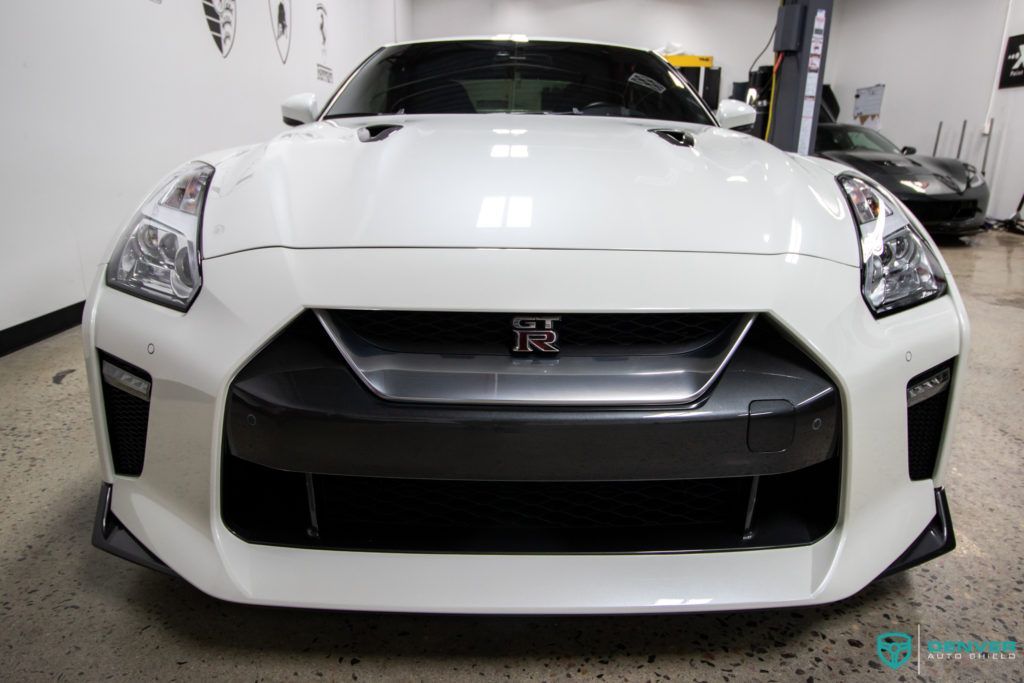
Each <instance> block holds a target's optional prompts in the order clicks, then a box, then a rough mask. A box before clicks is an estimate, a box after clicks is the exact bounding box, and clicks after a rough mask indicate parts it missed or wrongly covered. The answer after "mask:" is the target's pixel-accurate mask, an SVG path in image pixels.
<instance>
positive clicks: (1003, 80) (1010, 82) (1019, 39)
mask: <svg viewBox="0 0 1024 683" xmlns="http://www.w3.org/2000/svg"><path fill="white" fill-rule="evenodd" d="M1022 85H1024V33H1022V34H1021V35H1019V36H1010V37H1009V38H1007V39H1006V54H1005V56H1004V57H1003V70H1002V72H1000V74H999V87H1000V88H1019V87H1020V86H1022Z"/></svg>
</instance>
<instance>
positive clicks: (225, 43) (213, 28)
mask: <svg viewBox="0 0 1024 683" xmlns="http://www.w3.org/2000/svg"><path fill="white" fill-rule="evenodd" d="M203 11H204V12H205V13H206V25H207V26H209V27H210V35H212V36H213V42H214V44H216V45H217V49H218V50H220V54H221V57H227V56H228V53H229V52H231V47H232V46H233V45H234V44H235V0H203Z"/></svg>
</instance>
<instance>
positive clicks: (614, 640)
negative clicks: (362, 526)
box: [0, 233, 1024, 681]
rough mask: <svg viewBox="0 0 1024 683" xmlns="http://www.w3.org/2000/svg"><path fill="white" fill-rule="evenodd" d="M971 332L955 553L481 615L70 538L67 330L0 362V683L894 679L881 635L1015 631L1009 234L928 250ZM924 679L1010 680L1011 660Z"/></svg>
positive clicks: (1017, 465)
mask: <svg viewBox="0 0 1024 683" xmlns="http://www.w3.org/2000/svg"><path fill="white" fill-rule="evenodd" d="M943 253H944V255H945V257H946V259H947V260H948V262H949V263H950V265H951V266H952V268H953V270H954V271H955V273H956V276H957V278H958V282H959V284H960V287H961V290H962V291H963V293H964V298H965V299H966V302H967V308H968V310H969V312H970V316H971V320H972V323H973V329H974V346H973V353H972V355H971V361H970V366H971V374H970V378H969V380H968V385H967V391H966V396H965V397H964V400H963V409H962V411H961V413H960V419H959V423H958V425H957V435H956V442H955V448H954V450H955V453H954V456H955V457H954V462H953V469H952V475H951V478H950V481H949V487H948V488H949V493H950V502H951V506H952V512H953V519H954V523H955V526H956V533H957V538H958V540H959V546H958V547H957V549H956V551H955V552H953V553H952V554H950V555H947V556H945V557H943V558H940V559H938V560H936V561H935V562H933V563H931V564H928V565H925V566H923V567H920V568H918V569H915V570H912V571H910V572H908V573H906V574H903V575H899V576H896V577H893V578H890V579H887V580H884V581H880V582H878V583H876V584H874V585H872V586H870V587H868V588H867V589H865V590H864V591H862V592H861V593H860V594H859V595H856V596H854V597H853V598H850V599H848V600H846V601H843V602H841V603H838V604H833V605H828V606H825V607H819V608H810V609H799V610H783V611H763V612H748V613H729V614H709V615H686V616H678V615H677V616H653V617H587V618H561V617H560V618H526V617H516V618H481V617H463V616H408V615H394V614H390V615H389V614H353V613H327V612H312V611H298V610H281V609H262V608H255V607H244V606H238V605H232V604H227V603H223V602H219V601H217V600H214V599H211V598H209V597H207V596H205V595H203V594H202V593H200V592H198V591H197V590H195V589H193V588H191V587H190V586H189V585H187V584H185V583H184V582H183V581H181V580H177V579H172V578H168V577H165V576H163V575H160V574H157V573H154V572H151V571H147V570H145V569H142V568H139V567H136V566H134V565H131V564H128V563H126V562H123V561H121V560H119V559H116V558H114V557H111V556H109V555H106V554H104V553H102V552H100V551H98V550H95V549H94V548H93V547H92V546H91V545H90V544H89V535H90V529H91V524H92V519H93V514H94V509H95V504H96V495H97V493H98V487H99V479H98V470H97V466H96V463H95V458H96V455H95V447H94V445H93V432H92V424H91V418H90V414H89V408H88V404H87V400H86V388H85V377H84V373H83V365H82V352H81V348H80V345H79V333H78V330H71V331H68V332H66V333H64V334H61V335H58V336H56V337H53V338H51V339H48V340H46V341H44V342H41V343H39V344H37V345H35V346H32V347H30V348H26V349H23V350H21V351H17V352H15V353H13V354H10V355H8V356H6V357H3V358H0V680H3V681H24V680H40V679H53V678H59V679H64V680H99V679H109V678H114V679H124V680H148V679H152V680H209V679H212V678H214V677H218V678H223V679H227V680H235V679H238V680H250V681H251V680H285V679H289V680H317V679H327V680H374V679H384V678H389V679H395V680H403V681H404V680H430V681H447V680H491V679H510V680H555V679H592V678H594V679H602V680H637V681H648V680H650V681H657V680H706V681H719V680H725V681H729V680H761V681H769V680H776V681H793V680H796V681H812V680H816V681H828V680H834V679H836V678H838V677H840V676H843V677H849V678H853V679H858V678H865V679H867V678H871V679H877V680H883V679H884V680H910V679H913V678H914V677H915V673H916V671H914V670H913V668H912V666H910V665H907V666H905V667H904V668H902V669H901V670H899V671H891V670H889V669H887V668H884V667H883V666H881V665H880V664H879V661H878V658H877V657H876V656H875V651H874V644H875V636H876V635H877V634H878V633H880V632H883V631H889V630H897V631H908V632H914V631H916V628H917V626H918V625H920V626H921V629H922V634H923V635H924V637H925V638H926V639H927V638H942V639H960V640H976V639H999V640H1006V639H1013V640H1019V639H1020V638H1021V636H1024V543H1022V540H1021V539H1022V538H1024V528H1022V518H1024V416H1022V413H1021V406H1022V405H1024V370H1022V368H1024V237H1020V236H1016V235H1010V234H1006V233H989V234H986V235H984V236H981V237H977V238H974V239H973V240H972V242H971V244H969V245H962V244H959V243H953V244H948V245H944V247H943ZM921 673H922V675H923V677H924V678H925V679H927V680H957V679H960V680H1018V681H1019V680H1022V679H1024V654H1022V655H1021V656H1019V657H1018V658H1017V659H1015V660H999V661H996V660H989V661H972V660H968V659H963V660H960V661H947V662H935V661H924V662H923V664H922V672H921Z"/></svg>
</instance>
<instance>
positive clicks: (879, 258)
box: [839, 175, 946, 317]
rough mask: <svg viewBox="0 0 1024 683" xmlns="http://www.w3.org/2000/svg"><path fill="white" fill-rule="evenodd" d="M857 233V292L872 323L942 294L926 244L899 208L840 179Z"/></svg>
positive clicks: (858, 182)
mask: <svg viewBox="0 0 1024 683" xmlns="http://www.w3.org/2000/svg"><path fill="white" fill-rule="evenodd" d="M839 184H840V185H841V186H842V188H843V191H844V192H845V193H846V198H847V199H848V200H849V202H850V209H851V210H852V212H853V217H854V220H855V221H856V223H857V228H858V230H859V231H860V244H861V261H862V263H863V266H862V272H861V280H862V286H861V291H862V293H863V294H864V301H866V302H867V304H868V307H869V308H870V309H871V312H872V313H874V314H875V316H876V317H879V316H882V315H885V314H888V313H894V312H896V311H898V310H901V309H904V308H907V307H909V306H914V305H915V304H919V303H922V302H924V301H927V300H929V299H933V298H935V297H938V296H941V295H942V294H943V293H944V292H945V291H946V278H945V275H944V274H943V272H942V267H941V266H940V265H939V261H938V259H937V258H935V255H934V254H933V253H932V251H931V248H930V247H929V246H928V243H927V242H926V241H925V240H924V239H923V238H922V237H921V235H920V234H919V233H918V232H917V228H915V227H914V225H913V223H912V222H911V220H910V218H909V217H908V216H907V215H906V214H905V213H904V210H903V208H902V207H901V206H900V205H899V204H898V203H897V202H895V201H892V200H890V199H889V198H888V197H887V196H886V195H884V194H882V191H881V190H880V189H879V188H877V187H875V186H874V185H872V184H870V183H868V182H866V181H864V180H862V179H860V178H857V177H855V176H848V175H843V176H839Z"/></svg>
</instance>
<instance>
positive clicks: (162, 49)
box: [0, 0, 406, 329]
mask: <svg viewBox="0 0 1024 683" xmlns="http://www.w3.org/2000/svg"><path fill="white" fill-rule="evenodd" d="M398 1H399V2H405V1H406V0H398ZM321 2H322V3H323V4H324V6H325V8H326V10H327V17H328V22H327V24H326V29H327V35H328V41H327V52H326V55H324V53H323V52H322V48H321V42H320V29H319V18H318V13H317V8H316V5H317V3H316V2H313V1H312V0H292V12H293V15H292V36H291V49H290V53H289V55H288V61H287V63H286V64H282V62H281V59H280V57H279V55H278V52H277V47H276V44H275V42H274V36H273V33H272V28H271V21H270V13H269V9H268V3H267V1H266V0H236V7H237V17H236V19H237V21H236V33H235V41H234V44H233V46H232V48H231V51H230V52H229V53H228V55H227V56H226V57H223V56H221V53H220V52H219V51H218V50H217V48H216V46H215V44H214V41H213V38H212V37H211V34H210V31H209V30H208V28H207V24H206V19H205V16H204V14H203V5H202V2H200V0H188V1H187V2H186V1H185V0H162V2H161V0H49V1H48V2H18V3H6V4H5V7H4V20H3V22H0V87H2V90H3V93H4V106H3V107H0V145H2V149H3V161H2V162H0V205H2V206H3V209H4V210H3V212H2V214H0V216H2V217H0V329H4V328H7V327H10V326H12V325H16V324H18V323H20V322H23V321H25V320H29V319H31V318H34V317H37V316H39V315H43V314H45V313H48V312H50V311H53V310H56V309H59V308H61V307H64V306H67V305H70V304H72V303H75V302H77V301H81V300H82V299H83V298H84V296H85V290H86V287H87V286H88V285H89V284H91V281H92V278H93V276H94V274H95V271H96V265H97V264H98V263H100V262H101V261H102V260H104V259H105V258H106V256H107V254H106V253H105V252H106V250H107V249H108V247H109V246H110V242H111V240H112V238H113V235H114V234H115V233H116V232H117V231H118V230H120V229H121V228H122V227H123V224H124V222H125V221H126V220H127V219H128V218H129V215H130V213H131V211H132V210H133V209H134V207H135V205H136V204H137V203H138V202H139V201H140V200H141V199H142V196H143V195H144V194H145V193H146V192H147V191H148V190H149V189H150V188H151V187H152V185H153V184H154V183H155V182H156V181H157V180H159V179H160V177H161V176H163V175H164V174H165V173H167V172H169V171H170V170H172V169H173V168H174V167H175V166H177V165H178V164H180V163H182V162H184V161H187V160H189V159H190V158H192V157H193V156H195V155H198V154H200V153H202V152H204V151H208V150H213V149H220V148H224V147H230V146H235V145H239V144H244V143H249V142H256V141H259V140H262V139H265V138H268V137H269V136H271V135H273V134H274V133H275V132H277V131H280V130H282V129H283V125H282V123H281V118H280V107H279V105H280V101H281V100H282V99H283V98H284V97H286V96H287V95H289V94H292V93H294V92H301V91H314V92H316V93H318V95H319V96H320V97H321V98H325V97H326V96H327V95H328V94H329V93H330V92H332V91H333V89H334V87H335V85H336V84H337V82H338V81H339V80H340V79H342V78H344V77H345V75H346V74H347V73H348V72H349V71H350V70H351V68H353V67H354V66H355V65H356V64H357V63H358V62H359V61H360V60H361V59H362V58H363V57H365V56H366V55H367V54H368V53H369V52H370V51H371V50H372V49H373V48H375V47H377V46H378V45H380V44H381V43H385V42H390V41H393V40H394V36H395V33H394V31H395V22H396V15H397V10H396V6H395V2H394V1H393V0H321ZM317 63H323V64H326V65H327V66H329V67H331V68H332V69H333V71H334V82H335V83H334V84H330V85H329V84H327V83H323V82H321V81H318V80H317V70H316V65H317Z"/></svg>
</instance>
